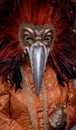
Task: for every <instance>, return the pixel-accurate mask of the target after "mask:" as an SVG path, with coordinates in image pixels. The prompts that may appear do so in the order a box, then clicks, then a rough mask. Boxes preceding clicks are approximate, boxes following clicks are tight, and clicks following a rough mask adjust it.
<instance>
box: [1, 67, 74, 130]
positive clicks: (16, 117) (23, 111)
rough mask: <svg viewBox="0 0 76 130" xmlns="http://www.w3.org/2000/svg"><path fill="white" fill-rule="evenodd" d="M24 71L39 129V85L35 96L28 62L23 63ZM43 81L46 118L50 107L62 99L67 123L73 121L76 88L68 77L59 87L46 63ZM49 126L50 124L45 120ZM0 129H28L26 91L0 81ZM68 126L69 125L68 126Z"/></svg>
mask: <svg viewBox="0 0 76 130" xmlns="http://www.w3.org/2000/svg"><path fill="white" fill-rule="evenodd" d="M23 70H24V75H25V78H26V80H27V85H28V90H29V94H30V96H31V101H32V105H33V112H34V117H35V121H36V122H37V123H38V130H43V126H44V120H43V98H42V89H41V91H40V94H39V96H38V97H37V96H36V95H35V87H34V81H33V78H32V74H31V69H30V67H29V66H28V65H24V66H23ZM44 84H45V86H46V91H47V104H48V118H49V119H50V118H51V116H52V114H53V112H54V107H55V105H56V106H61V105H62V104H63V103H64V102H65V101H66V102H67V108H66V109H65V111H66V112H67V115H68V118H69V120H68V123H69V126H70V127H72V126H73V125H75V124H76V90H75V89H74V84H73V82H72V81H70V83H69V86H70V89H68V88H67V86H66V87H61V86H60V85H59V84H58V81H57V78H56V74H55V72H54V71H53V69H52V68H51V67H49V66H47V67H46V70H45V73H44ZM48 127H49V128H50V124H49V123H48ZM0 130H32V123H31V119H30V116H29V111H28V107H27V101H26V95H25V91H24V89H22V90H20V89H19V90H18V91H17V92H16V93H15V92H14V87H13V88H12V89H11V90H10V84H7V83H5V84H4V85H3V84H2V83H1V82H0ZM68 130H69V128H68Z"/></svg>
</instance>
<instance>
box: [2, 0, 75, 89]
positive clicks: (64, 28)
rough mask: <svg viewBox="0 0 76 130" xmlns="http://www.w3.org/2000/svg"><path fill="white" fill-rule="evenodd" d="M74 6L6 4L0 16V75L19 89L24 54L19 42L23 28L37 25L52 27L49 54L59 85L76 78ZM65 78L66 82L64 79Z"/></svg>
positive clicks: (34, 1)
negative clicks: (51, 43) (54, 32)
mask: <svg viewBox="0 0 76 130" xmlns="http://www.w3.org/2000/svg"><path fill="white" fill-rule="evenodd" d="M73 6H74V4H73V3H72V2H71V1H70V0H66V1H65V0H63V2H61V0H53V1H52V0H47V1H46V0H27V1H26V0H14V1H13V2H12V1H11V2H10V1H9V0H7V1H6V2H5V4H4V5H3V6H1V9H0V11H1V13H0V75H3V80H4V81H6V80H7V79H8V77H9V80H10V82H11V85H13V84H14V83H15V84H16V88H19V87H20V83H21V74H20V69H19V68H20V64H21V62H22V54H23V50H22V48H21V46H20V45H19V41H18V30H19V26H20V24H22V23H24V22H27V23H33V24H34V25H43V24H48V23H52V24H53V25H54V27H55V29H56V39H55V43H54V47H53V50H52V51H51V54H50V60H51V65H52V66H53V68H54V69H55V71H56V74H57V77H58V80H59V83H61V84H62V85H63V83H62V81H63V80H66V79H69V78H70V79H73V78H76V69H75V67H76V54H75V43H74V40H75V39H74V32H73V31H74V30H73V20H74V12H73ZM65 77H66V78H65Z"/></svg>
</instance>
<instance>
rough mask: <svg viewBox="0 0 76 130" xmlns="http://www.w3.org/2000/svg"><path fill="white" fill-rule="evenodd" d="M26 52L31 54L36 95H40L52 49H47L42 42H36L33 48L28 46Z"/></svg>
mask: <svg viewBox="0 0 76 130" xmlns="http://www.w3.org/2000/svg"><path fill="white" fill-rule="evenodd" d="M24 51H27V52H28V54H29V58H30V64H31V68H32V74H33V79H34V83H35V87H36V95H39V92H40V87H41V83H42V78H43V73H44V70H45V66H46V62H47V58H48V55H49V52H50V48H46V46H45V45H44V44H42V43H41V42H36V43H34V44H33V45H32V46H31V47H28V46H26V47H25V48H24Z"/></svg>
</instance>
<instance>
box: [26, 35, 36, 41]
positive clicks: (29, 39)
mask: <svg viewBox="0 0 76 130" xmlns="http://www.w3.org/2000/svg"><path fill="white" fill-rule="evenodd" d="M24 40H25V41H26V42H29V41H34V39H33V38H32V37H31V36H24Z"/></svg>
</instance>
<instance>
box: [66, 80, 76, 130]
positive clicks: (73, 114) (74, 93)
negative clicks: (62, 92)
mask: <svg viewBox="0 0 76 130" xmlns="http://www.w3.org/2000/svg"><path fill="white" fill-rule="evenodd" d="M65 111H66V113H67V127H68V128H69V129H70V128H72V127H73V126H74V125H76V89H75V87H74V83H73V82H72V81H71V82H70V83H69V91H68V103H67V108H66V110H65Z"/></svg>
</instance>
